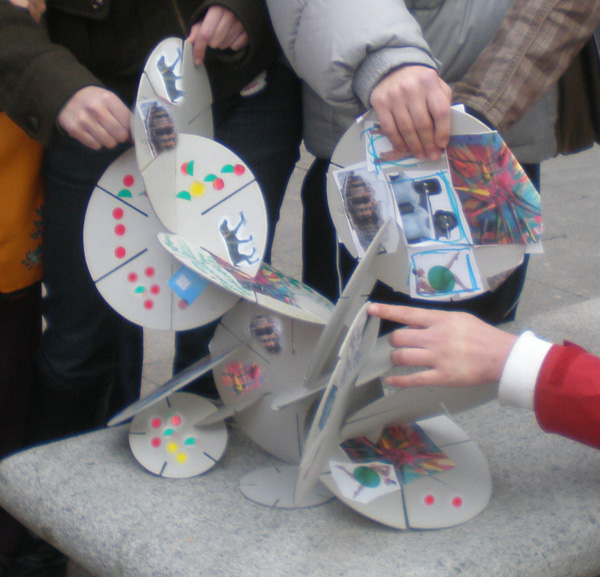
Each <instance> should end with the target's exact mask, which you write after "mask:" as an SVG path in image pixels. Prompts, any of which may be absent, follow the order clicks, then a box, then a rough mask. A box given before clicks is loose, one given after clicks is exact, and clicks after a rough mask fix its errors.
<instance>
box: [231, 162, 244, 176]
mask: <svg viewBox="0 0 600 577" xmlns="http://www.w3.org/2000/svg"><path fill="white" fill-rule="evenodd" d="M233 172H234V173H235V174H237V175H238V176H241V175H242V174H244V172H246V167H245V166H244V165H243V164H236V165H235V166H234V167H233Z"/></svg>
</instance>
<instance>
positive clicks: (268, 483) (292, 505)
mask: <svg viewBox="0 0 600 577" xmlns="http://www.w3.org/2000/svg"><path fill="white" fill-rule="evenodd" d="M297 478H298V467H295V466H293V465H287V464H284V463H282V464H279V465H274V466H272V467H265V468H262V469H256V470H255V471H252V472H250V473H248V474H246V475H244V476H243V477H242V479H241V480H240V490H241V491H242V494H243V495H244V497H246V498H247V499H250V500H251V501H254V502H255V503H258V504H259V505H266V506H267V507H275V508H277V509H301V508H307V507H316V506H318V505H323V504H324V503H327V502H328V501H330V500H331V499H332V498H333V493H332V492H331V491H330V490H329V489H327V488H326V487H325V486H324V485H322V484H321V483H318V484H317V485H315V486H314V487H313V488H312V490H311V491H310V492H308V493H307V494H306V495H305V497H304V500H303V501H302V502H300V503H296V502H294V489H295V487H296V480H297Z"/></svg>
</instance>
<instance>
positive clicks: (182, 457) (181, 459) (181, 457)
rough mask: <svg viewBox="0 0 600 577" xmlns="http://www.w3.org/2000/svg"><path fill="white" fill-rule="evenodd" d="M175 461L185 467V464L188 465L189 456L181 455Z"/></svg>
mask: <svg viewBox="0 0 600 577" xmlns="http://www.w3.org/2000/svg"><path fill="white" fill-rule="evenodd" d="M175 460H176V461H177V462H178V463H181V464H182V465H183V463H186V462H187V460H188V456H187V455H186V454H185V453H179V454H178V455H177V456H176V457H175Z"/></svg>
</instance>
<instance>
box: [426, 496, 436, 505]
mask: <svg viewBox="0 0 600 577" xmlns="http://www.w3.org/2000/svg"><path fill="white" fill-rule="evenodd" d="M424 501H425V505H433V504H434V503H435V497H434V496H433V495H427V496H426V497H425V499H424Z"/></svg>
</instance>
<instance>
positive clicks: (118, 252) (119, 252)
mask: <svg viewBox="0 0 600 577" xmlns="http://www.w3.org/2000/svg"><path fill="white" fill-rule="evenodd" d="M126 254H127V251H126V250H125V247H123V246H118V247H117V248H115V256H116V257H117V258H123V257H124V256H125V255H126Z"/></svg>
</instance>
